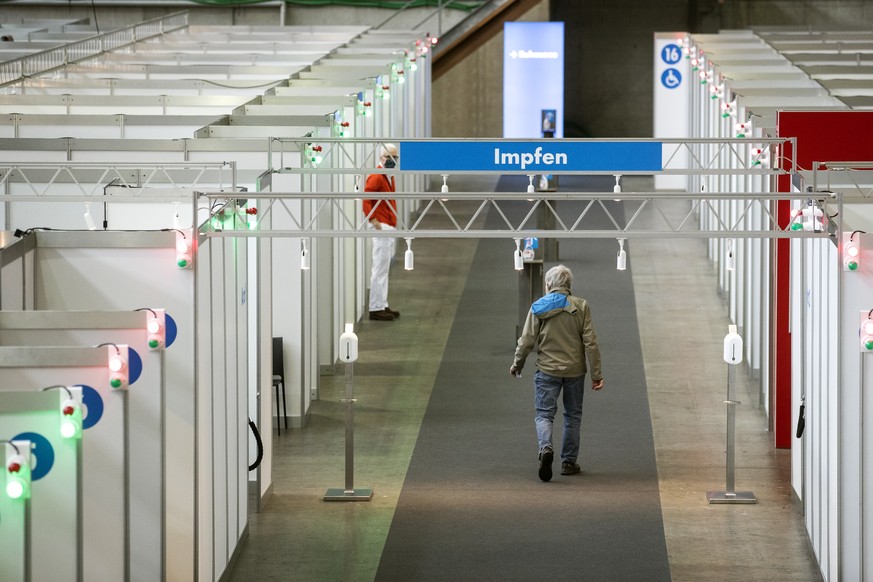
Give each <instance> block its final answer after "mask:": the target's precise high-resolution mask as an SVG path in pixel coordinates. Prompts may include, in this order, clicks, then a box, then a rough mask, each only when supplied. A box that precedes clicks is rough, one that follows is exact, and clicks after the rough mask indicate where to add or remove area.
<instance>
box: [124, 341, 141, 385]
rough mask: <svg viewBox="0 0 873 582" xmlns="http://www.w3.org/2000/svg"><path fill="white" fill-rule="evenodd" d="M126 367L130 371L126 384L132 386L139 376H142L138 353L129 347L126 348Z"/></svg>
mask: <svg viewBox="0 0 873 582" xmlns="http://www.w3.org/2000/svg"><path fill="white" fill-rule="evenodd" d="M127 365H128V366H129V369H130V374H128V377H127V382H128V384H133V383H134V382H136V381H137V380H138V379H139V376H140V374H142V358H141V357H140V356H139V353H137V351H136V350H135V349H133V348H131V347H128V348H127Z"/></svg>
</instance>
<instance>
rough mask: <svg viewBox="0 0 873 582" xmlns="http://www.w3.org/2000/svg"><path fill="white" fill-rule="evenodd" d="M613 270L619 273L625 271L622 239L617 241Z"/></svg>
mask: <svg viewBox="0 0 873 582" xmlns="http://www.w3.org/2000/svg"><path fill="white" fill-rule="evenodd" d="M615 268H616V269H617V270H619V271H624V270H626V269H627V252H625V250H624V239H623V238H620V239H618V255H616V261H615Z"/></svg>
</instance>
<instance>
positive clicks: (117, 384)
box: [109, 378, 121, 388]
mask: <svg viewBox="0 0 873 582" xmlns="http://www.w3.org/2000/svg"><path fill="white" fill-rule="evenodd" d="M109 385H110V386H112V387H113V388H121V378H113V379H112V380H110V381H109Z"/></svg>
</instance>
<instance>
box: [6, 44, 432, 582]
mask: <svg viewBox="0 0 873 582" xmlns="http://www.w3.org/2000/svg"><path fill="white" fill-rule="evenodd" d="M328 28H331V27H328ZM323 32H325V34H324V35H322V34H320V33H319V31H318V30H316V29H311V28H309V27H306V29H301V30H294V27H281V28H280V27H272V28H271V27H204V28H202V29H199V30H195V29H190V28H188V29H186V30H184V31H181V32H179V33H178V34H174V33H167V34H163V35H161V36H160V37H159V38H155V39H153V40H152V41H149V42H141V43H138V44H137V50H136V51H128V52H127V53H125V54H120V53H119V54H106V55H103V56H102V57H98V58H95V59H94V60H93V61H87V62H81V63H79V64H76V65H71V66H68V67H66V69H65V71H64V74H63V78H61V77H60V76H57V75H55V76H52V78H48V77H46V78H41V77H37V76H36V75H33V76H31V77H29V78H28V79H26V80H22V82H21V83H20V84H18V85H16V86H15V87H14V88H12V87H10V88H8V89H7V90H6V91H5V92H3V94H0V110H2V109H3V108H4V107H5V108H6V109H7V110H8V111H9V113H10V115H9V116H7V118H6V119H5V121H4V122H3V123H0V165H2V164H6V167H7V168H8V171H7V172H4V173H2V175H3V176H4V190H3V192H0V196H3V198H4V199H3V201H4V204H3V206H2V208H0V219H2V220H3V222H4V224H5V225H6V228H7V229H10V230H11V229H20V230H21V231H22V232H21V234H23V237H22V238H21V239H20V240H17V241H15V242H14V244H8V245H7V243H6V242H5V241H0V309H13V310H38V311H39V310H42V311H62V310H100V311H102V312H109V311H118V310H122V311H127V310H133V309H137V308H140V307H150V306H152V307H153V306H160V307H163V308H165V309H166V311H167V312H168V313H170V314H172V315H173V318H174V320H175V321H176V324H177V338H176V342H175V344H174V345H173V346H172V348H171V349H170V350H167V351H166V352H165V353H164V354H163V356H162V358H163V362H162V363H163V368H162V370H163V373H162V374H163V379H164V380H165V384H164V389H163V390H164V391H163V395H162V400H157V401H152V400H149V401H147V402H143V403H140V404H142V406H143V408H142V409H143V410H144V411H145V410H146V409H147V410H148V412H149V416H151V415H152V414H153V413H154V414H159V415H162V416H163V425H162V426H163V435H164V436H163V444H161V445H159V446H158V448H157V449H155V448H154V445H155V441H158V442H159V443H160V441H161V437H160V436H155V435H154V434H150V435H146V434H145V433H143V435H142V439H141V442H140V440H138V441H137V443H136V444H135V445H134V448H135V447H137V446H139V445H140V444H142V445H143V447H145V448H143V449H142V452H141V456H142V457H143V458H144V459H145V458H146V457H149V461H148V462H147V463H145V462H144V464H143V465H142V466H137V467H130V468H129V469H128V470H129V472H130V476H131V477H134V478H136V477H137V476H138V475H139V476H141V477H142V478H141V479H137V485H142V486H143V491H147V492H148V493H149V494H151V492H152V491H153V489H152V488H151V485H149V487H146V484H147V483H148V484H153V483H154V482H155V481H156V480H157V481H158V483H159V484H160V486H161V488H162V494H161V498H160V499H161V502H162V503H163V505H164V509H163V510H162V511H159V512H158V515H159V516H160V517H161V518H162V519H163V521H164V522H163V527H160V526H159V527H158V528H157V529H158V530H160V532H161V533H162V536H163V537H162V539H161V540H160V541H159V543H161V544H163V545H162V547H159V548H157V549H155V550H154V551H152V548H153V544H154V539H155V527H154V526H155V523H154V522H150V521H148V520H147V518H148V517H149V516H153V515H154V512H153V511H151V508H152V507H153V506H154V505H155V503H156V501H155V498H154V497H153V496H152V497H148V499H146V498H145V497H143V502H142V503H141V504H135V501H134V499H133V498H132V499H131V501H130V505H129V506H128V509H126V511H128V517H129V520H130V523H131V526H133V525H134V523H135V522H136V524H138V526H139V527H137V528H136V529H135V531H133V530H132V533H131V534H130V536H128V537H129V539H128V540H127V542H126V543H127V545H126V546H124V547H125V548H128V550H129V553H130V556H129V562H128V564H129V565H128V566H127V572H126V573H122V575H121V576H120V577H116V576H114V574H113V575H109V576H108V577H105V578H103V579H107V580H109V579H113V580H114V579H119V580H120V579H126V575H127V573H129V574H131V578H130V579H142V580H148V579H167V580H191V579H197V580H218V579H220V578H221V576H222V575H223V574H224V571H225V569H226V567H227V565H228V563H229V562H230V560H231V559H232V558H233V555H234V552H235V551H236V550H237V547H238V544H239V542H240V540H241V539H242V537H243V536H244V535H245V529H246V527H247V523H248V507H247V492H248V484H249V479H250V474H249V470H248V465H249V463H250V462H251V461H253V459H254V455H253V454H250V453H253V452H254V451H250V446H249V445H250V439H251V437H250V432H249V428H248V419H249V416H252V418H254V419H256V424H257V425H258V427H259V428H260V429H261V434H262V436H263V437H264V445H265V451H264V452H265V459H264V461H263V463H262V465H261V467H260V468H259V469H258V471H256V472H253V475H252V476H251V477H253V478H254V480H255V481H256V482H257V483H258V486H259V498H260V499H263V498H264V497H265V496H266V495H268V494H269V490H270V487H271V485H272V474H271V463H270V458H269V456H270V455H271V453H272V446H271V439H272V431H271V428H272V422H270V421H271V420H272V417H273V412H272V401H273V398H272V390H271V387H270V383H269V379H270V378H271V373H270V372H271V370H270V357H269V354H270V351H271V347H272V346H271V345H270V343H271V342H270V340H271V338H272V337H274V336H281V337H284V338H285V339H286V342H285V354H284V355H285V358H284V361H285V379H286V392H287V396H288V405H289V406H288V412H289V416H290V417H291V418H290V419H289V420H290V423H289V426H290V428H294V429H299V428H303V427H305V424H306V417H307V414H308V411H309V405H310V402H311V400H312V399H313V398H317V397H318V378H319V374H320V372H321V371H322V370H329V369H332V368H333V364H334V363H335V360H336V341H335V340H336V337H337V336H338V334H339V332H340V331H341V330H342V328H343V326H344V324H345V323H347V322H355V321H357V320H358V319H359V318H360V317H361V315H362V314H363V313H365V312H366V304H365V300H366V286H367V284H368V282H369V281H368V277H367V276H366V274H367V273H368V270H367V268H366V267H367V265H368V263H367V253H366V248H367V247H366V245H365V244H364V241H363V240H361V239H348V240H336V241H334V240H331V239H329V238H324V239H320V240H317V241H316V240H307V241H305V243H306V244H307V246H308V250H309V251H310V252H311V265H312V268H311V270H310V271H307V272H302V271H301V270H300V268H299V266H300V250H301V245H302V244H304V243H303V241H301V240H300V239H299V238H294V239H291V238H282V237H278V238H276V239H275V240H273V241H270V240H269V239H267V238H262V239H259V240H256V239H255V238H249V237H247V236H244V234H245V233H241V236H235V235H233V234H231V233H228V232H227V230H228V225H227V224H222V225H221V227H220V230H219V231H216V230H215V229H213V228H212V227H211V226H210V225H207V226H206V227H205V228H203V230H202V232H201V233H200V235H198V236H196V237H194V236H192V235H191V229H192V228H193V229H195V230H196V228H197V227H199V226H204V222H205V221H208V220H209V218H210V214H211V211H212V210H213V209H214V208H215V207H216V205H217V206H218V207H221V206H223V205H226V204H228V205H229V206H228V208H229V209H230V210H231V211H232V212H233V214H234V215H237V214H239V215H240V216H241V218H242V219H243V220H244V222H246V224H245V225H242V226H240V225H239V224H238V223H237V222H236V220H237V219H236V218H234V220H233V221H232V222H231V223H230V229H231V230H232V229H234V228H237V227H240V228H245V229H248V228H257V226H256V224H255V220H254V219H251V220H250V222H249V219H246V217H245V216H243V215H242V214H241V213H243V212H244V209H245V208H248V209H249V210H252V209H253V205H258V204H261V206H263V207H261V208H258V211H259V214H260V213H262V212H264V211H266V210H267V208H266V202H264V203H260V202H259V201H258V199H257V198H251V199H250V200H249V201H248V204H245V203H241V204H240V205H239V206H236V203H235V202H233V200H228V199H227V198H222V196H221V194H222V193H229V194H236V193H239V192H241V191H242V192H245V191H248V192H257V191H260V190H261V189H262V188H263V189H264V190H266V191H270V190H271V189H272V191H275V189H276V184H277V183H279V184H280V186H281V188H280V189H281V190H283V191H292V192H293V191H307V192H318V193H328V192H333V191H336V190H344V191H350V190H351V189H352V188H353V187H354V181H355V180H354V178H353V177H352V176H351V175H348V174H347V175H339V174H336V175H332V173H331V170H334V169H346V170H347V169H348V168H349V167H358V166H357V164H359V163H360V158H359V157H358V156H357V155H355V156H353V157H352V159H347V158H343V156H342V155H340V153H339V152H338V151H332V152H324V162H323V168H324V169H325V170H326V171H325V172H315V173H314V174H313V175H310V176H308V177H306V178H303V177H301V176H300V175H294V174H293V173H285V172H284V169H285V168H293V167H299V166H300V164H301V163H300V158H301V156H302V155H308V154H309V152H308V151H306V148H305V147H300V142H299V141H298V142H293V140H295V139H297V140H299V139H300V138H301V137H303V138H305V139H306V140H307V143H317V142H318V139H319V138H327V137H332V138H336V137H348V138H356V137H380V136H385V135H388V134H391V135H392V139H393V140H398V139H400V138H403V137H427V134H429V131H430V130H429V111H430V102H429V97H430V95H429V70H430V68H429V60H418V59H417V56H419V55H416V50H417V49H416V42H415V41H416V39H418V37H420V36H421V34H419V33H411V32H409V31H383V32H378V33H375V34H364V33H366V29H364V28H362V27H337V29H336V30H325V31H323ZM342 45H346V46H344V47H342ZM204 47H205V48H204ZM340 47H342V48H344V49H350V50H351V52H349V53H347V54H344V55H343V54H340V52H341V51H336V49H338V48H340ZM140 49H141V50H140ZM206 49H208V50H206ZM355 52H356V53H357V54H352V53H355ZM316 60H317V61H318V63H317V64H316V63H315V61H316ZM416 60H418V63H417V64H416ZM309 65H312V66H309ZM416 68H417V71H416V70H415V69H416ZM304 69H306V71H304ZM304 77H307V79H306V80H303V78H304ZM377 78H378V79H377ZM191 79H197V80H196V81H191ZM404 81H405V83H404ZM222 84H226V85H227V87H226V90H224V91H222V90H221V88H220V86H221V85H222ZM286 86H287V89H289V91H290V93H294V92H298V94H283V93H282V92H281V91H279V90H278V89H280V88H285V87H286ZM350 87H351V90H347V89H349V88H350ZM272 88H275V89H276V90H274V91H270V89H272ZM310 103H316V105H311V104H310ZM107 110H109V111H112V114H111V115H107V114H106V113H105V112H106V111H107ZM368 113H369V114H368ZM363 149H364V148H361V149H360V152H363ZM371 149H372V148H371ZM368 155H371V156H372V152H369V154H368ZM377 158H378V156H376V157H373V158H372V161H373V163H372V164H371V166H375V163H376V162H377ZM34 159H38V160H40V162H39V164H37V165H40V164H44V166H41V167H40V168H32V167H27V168H26V167H25V166H27V165H28V164H32V160H34ZM140 164H144V165H147V166H150V167H151V170H143V169H142V168H140V167H139V165H140ZM12 166H15V168H12ZM61 166H76V167H77V169H75V170H73V171H72V172H73V173H70V174H67V173H65V172H66V170H65V169H62V170H60V175H61V176H62V177H61V178H60V179H56V178H55V177H53V176H52V175H53V173H54V171H55V170H57V169H58V168H60V167H61ZM134 166H136V167H134ZM369 167H370V166H367V168H368V169H369ZM83 168H87V169H86V170H84V171H85V173H86V174H87V173H89V172H90V175H88V176H83V174H81V173H79V172H80V170H82V169H83ZM107 168H111V169H110V170H109V171H108V173H104V174H101V172H105V171H106V170H107ZM177 171H181V172H182V174H185V173H186V172H187V175H186V176H183V177H180V176H179V175H177V173H176V172H177ZM33 172H36V173H37V174H39V173H40V172H42V174H41V175H39V176H37V175H35V174H34V173H33ZM25 176H26V177H25ZM364 178H365V175H364V174H361V176H360V180H361V181H360V186H361V187H363V179H364ZM406 180H407V181H406V182H405V183H403V182H401V183H400V184H399V187H400V188H399V189H401V190H404V189H405V190H411V189H422V185H421V184H419V183H418V182H419V181H420V178H418V177H415V178H412V177H407V178H406ZM304 182H305V183H304ZM49 199H51V201H49ZM274 203H275V201H274ZM284 203H286V202H285V201H282V202H280V203H276V204H277V206H278V205H281V204H284ZM287 203H289V204H295V202H293V201H290V202H287ZM296 204H297V205H301V206H307V207H308V208H310V209H311V205H312V204H314V203H313V202H311V201H307V202H303V201H300V200H298V201H297V202H296ZM342 204H343V209H344V211H345V212H347V213H349V212H350V211H354V209H355V206H356V203H355V202H354V201H351V200H349V201H344V202H343V203H342ZM358 206H359V203H358ZM358 210H360V209H359V208H358ZM415 210H416V208H415V204H414V203H413V202H412V201H404V202H402V204H401V214H402V220H409V219H410V217H412V216H413V215H414V213H415ZM338 214H339V213H334V212H328V213H325V214H323V215H320V216H319V218H318V220H319V221H325V223H324V226H327V227H332V226H334V225H335V222H336V221H338V220H341V218H340V217H339V215H338ZM278 216H279V215H278V214H273V215H271V216H270V217H269V218H268V217H265V216H263V214H261V215H260V216H258V219H259V220H260V219H262V220H264V223H265V224H267V225H268V226H272V228H274V229H275V228H276V224H277V221H278V222H279V223H280V222H281V219H280V218H277V217H278ZM249 217H250V218H251V215H249ZM361 218H362V216H361ZM92 224H93V226H94V227H95V230H93V231H91V230H89V229H90V228H91V227H92ZM42 227H48V228H50V229H53V230H51V231H49V230H46V229H43V228H42ZM101 228H102V229H103V230H100V229H101ZM55 229H56V230H55ZM66 229H69V230H67V231H66V232H58V231H57V230H66ZM174 229H180V230H182V231H184V232H186V233H188V238H187V241H188V242H192V241H194V242H195V250H194V254H193V256H192V259H193V268H179V266H178V265H177V256H176V250H175V248H174V246H175V243H176V239H177V236H178V235H177V233H176V232H174ZM121 231H124V232H121ZM159 231H163V232H159ZM195 239H196V241H195ZM316 289H332V292H331V293H329V294H327V295H324V294H321V293H317V292H316ZM274 305H275V308H274ZM294 313H297V314H298V315H297V316H296V317H294V316H293V314H294ZM274 317H275V318H277V319H274ZM277 322H278V323H277ZM81 333H82V334H85V333H86V332H84V331H83V332H81ZM87 333H90V332H87ZM125 333H126V332H125ZM84 337H85V335H80V334H79V332H77V333H75V334H72V332H70V335H69V337H67V339H69V340H70V341H72V342H75V341H80V340H81V339H82V338H84ZM87 337H91V336H87ZM0 341H2V335H0ZM9 341H15V342H20V343H25V342H27V343H29V342H31V341H32V342H33V343H37V340H36V339H33V338H25V337H24V336H23V335H22V336H16V337H15V338H12V337H11V336H9ZM39 341H41V340H39ZM128 341H129V343H133V340H132V339H131V340H128ZM149 355H150V354H149ZM149 369H152V368H151V366H150V367H149ZM156 369H157V368H156ZM259 394H260V398H261V400H260V403H259V402H258V400H257V398H258V395H259ZM267 395H269V397H267ZM130 404H131V405H133V404H134V399H133V396H132V395H131V402H130ZM138 407H139V406H138ZM155 407H157V411H156V410H155ZM277 413H278V410H277ZM268 419H269V420H268ZM140 420H144V418H141V417H137V419H136V421H137V422H139V421H140ZM277 420H278V419H277ZM132 422H133V421H132ZM131 426H133V425H131ZM142 428H143V430H146V427H142ZM151 428H153V427H152V425H149V429H151ZM282 428H283V429H284V425H283V427H282ZM135 432H136V431H135ZM137 434H138V432H137ZM156 450H157V451H160V452H163V453H164V460H165V464H164V466H163V467H160V468H157V469H156V470H155V471H150V469H151V468H154V467H155V464H154V463H153V460H154V459H153V456H154V453H155V451H156ZM137 455H138V456H140V453H137ZM155 474H157V475H158V477H157V479H156V475H155ZM135 490H136V489H135V488H134V489H132V491H135ZM119 537H123V536H119ZM159 537H160V536H159ZM122 543H125V542H122ZM162 552H163V558H161V554H162ZM147 554H148V556H150V557H151V558H152V559H153V561H148V560H147V558H148V556H147ZM140 558H142V559H143V560H145V561H142V562H141V561H140ZM157 568H159V569H157ZM86 579H87V577H86ZM95 579H97V578H95Z"/></svg>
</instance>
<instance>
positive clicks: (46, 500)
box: [0, 383, 82, 582]
mask: <svg viewBox="0 0 873 582" xmlns="http://www.w3.org/2000/svg"><path fill="white" fill-rule="evenodd" d="M39 388H42V387H41V386H39V387H32V386H26V385H23V384H18V385H9V384H5V383H4V384H3V385H0V439H3V440H14V441H16V442H17V443H18V445H19V447H18V448H19V450H18V451H17V452H18V453H23V454H25V455H26V456H27V457H28V458H29V459H31V462H33V463H34V467H33V471H32V473H31V476H32V479H33V481H32V484H31V498H30V499H29V500H26V499H10V498H9V497H8V496H7V495H6V492H5V490H4V492H3V495H0V517H2V519H0V544H2V547H3V552H0V572H2V573H3V579H4V580H10V581H12V580H15V581H17V580H57V581H58V582H74V581H77V580H81V579H82V578H81V575H82V547H81V543H80V541H81V539H80V535H79V531H80V523H79V516H80V513H79V512H80V508H81V495H82V493H81V478H80V463H81V441H79V440H75V441H71V440H68V439H63V438H62V437H61V434H60V430H59V428H60V398H59V397H60V394H58V392H57V391H54V390H52V391H46V392H43V391H41V390H40V389H39ZM22 442H26V443H27V444H29V445H31V446H32V447H33V448H32V450H30V451H22V450H21V448H22V446H23V445H22ZM7 451H9V452H14V451H15V447H12V445H10V444H7V443H3V445H2V446H0V455H2V456H3V459H4V466H5V459H6V454H7ZM39 463H42V466H41V467H40V466H39ZM4 480H5V476H4ZM4 485H5V484H4ZM4 488H5V487H4ZM46 555H49V556H52V559H50V560H46V559H43V557H44V556H46Z"/></svg>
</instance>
